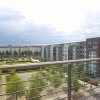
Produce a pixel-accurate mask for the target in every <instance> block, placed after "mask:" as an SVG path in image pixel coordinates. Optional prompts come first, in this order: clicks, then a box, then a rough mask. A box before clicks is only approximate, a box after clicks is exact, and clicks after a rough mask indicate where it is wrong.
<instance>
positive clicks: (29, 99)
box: [28, 91, 68, 100]
mask: <svg viewBox="0 0 100 100" xmlns="http://www.w3.org/2000/svg"><path fill="white" fill-rule="evenodd" d="M60 92H63V91H58V92H52V93H48V94H45V95H39V96H36V97H32V98H28V100H31V99H33V98H38V97H44V96H47V95H52V94H56V93H60ZM66 98H68V97H66Z"/></svg>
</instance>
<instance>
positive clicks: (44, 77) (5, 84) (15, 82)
mask: <svg viewBox="0 0 100 100" xmlns="http://www.w3.org/2000/svg"><path fill="white" fill-rule="evenodd" d="M59 76H63V75H55V77H59ZM48 78H53V76H51V77H44V78H37V79H33V80H27V81H17V82H9V83H6V84H0V86H2V85H9V84H16V83H21V82H29V81H38V80H43V79H48Z"/></svg>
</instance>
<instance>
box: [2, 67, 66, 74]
mask: <svg viewBox="0 0 100 100" xmlns="http://www.w3.org/2000/svg"><path fill="white" fill-rule="evenodd" d="M60 68H62V69H63V68H67V67H66V66H63V67H57V68H52V69H60ZM6 70H7V69H6ZM41 70H51V68H45V69H33V70H27V71H16V72H3V73H0V75H5V74H15V73H26V72H36V71H41Z"/></svg>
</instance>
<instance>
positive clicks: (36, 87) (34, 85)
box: [27, 73, 46, 100]
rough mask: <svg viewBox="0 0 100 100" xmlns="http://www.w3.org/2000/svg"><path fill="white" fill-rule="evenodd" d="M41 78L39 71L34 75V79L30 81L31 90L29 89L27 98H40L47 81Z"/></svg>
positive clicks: (35, 99) (38, 99)
mask: <svg viewBox="0 0 100 100" xmlns="http://www.w3.org/2000/svg"><path fill="white" fill-rule="evenodd" d="M41 78H42V76H41V75H39V74H38V73H36V74H33V75H32V77H31V80H32V81H31V83H30V90H29V91H28V94H27V98H32V99H31V100H40V97H39V95H40V93H41V91H42V90H43V88H41V87H42V86H45V85H46V83H45V81H44V80H43V79H41Z"/></svg>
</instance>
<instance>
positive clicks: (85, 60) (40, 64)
mask: <svg viewBox="0 0 100 100" xmlns="http://www.w3.org/2000/svg"><path fill="white" fill-rule="evenodd" d="M99 60H100V58H92V59H81V60H68V61H54V62H42V63H33V64H18V65H4V66H1V67H0V70H8V69H23V68H24V69H25V68H34V67H37V66H41V68H42V67H44V66H46V65H56V64H68V63H71V64H73V63H80V62H89V61H99Z"/></svg>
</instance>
